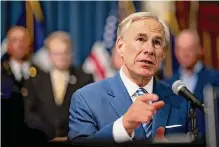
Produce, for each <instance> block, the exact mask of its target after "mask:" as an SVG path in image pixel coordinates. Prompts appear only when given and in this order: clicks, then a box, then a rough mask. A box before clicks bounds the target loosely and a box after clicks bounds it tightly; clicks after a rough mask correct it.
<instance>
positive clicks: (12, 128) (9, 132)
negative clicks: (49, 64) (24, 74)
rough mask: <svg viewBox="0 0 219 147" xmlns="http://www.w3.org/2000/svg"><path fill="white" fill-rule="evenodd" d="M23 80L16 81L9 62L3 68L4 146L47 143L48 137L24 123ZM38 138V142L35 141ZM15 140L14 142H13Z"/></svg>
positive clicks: (24, 90)
mask: <svg viewBox="0 0 219 147" xmlns="http://www.w3.org/2000/svg"><path fill="white" fill-rule="evenodd" d="M25 82H26V80H25V79H24V78H22V79H21V80H20V81H19V80H16V78H15V75H14V74H13V72H12V70H11V67H10V64H9V60H6V61H4V62H3V64H2V68H1V106H2V108H1V110H2V117H1V118H2V142H3V146H4V145H6V146H10V145H13V146H18V145H22V144H29V143H42V142H45V140H46V136H45V134H44V133H43V132H41V131H39V130H37V129H30V128H28V126H27V125H26V124H25V123H24V104H23V100H24V95H25V94H26V89H25V88H24V83H25ZM36 138H37V140H35V139H36ZM12 140H13V141H12Z"/></svg>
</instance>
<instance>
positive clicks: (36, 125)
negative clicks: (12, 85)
mask: <svg viewBox="0 0 219 147" xmlns="http://www.w3.org/2000/svg"><path fill="white" fill-rule="evenodd" d="M25 87H26V88H27V91H28V94H27V96H26V97H25V98H24V120H25V123H27V125H28V127H29V128H30V129H32V132H38V133H40V134H42V135H46V136H47V139H48V140H50V139H52V138H54V128H53V127H52V125H50V124H49V122H47V121H46V120H43V119H42V118H41V116H40V115H39V113H38V112H37V111H36V107H37V105H38V103H37V101H36V97H35V90H36V89H34V86H33V81H32V79H29V80H28V81H27V82H26V83H25Z"/></svg>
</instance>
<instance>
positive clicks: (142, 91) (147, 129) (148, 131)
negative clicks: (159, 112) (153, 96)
mask: <svg viewBox="0 0 219 147" xmlns="http://www.w3.org/2000/svg"><path fill="white" fill-rule="evenodd" d="M145 93H148V92H147V91H146V90H145V89H144V88H139V89H138V90H137V91H136V96H141V95H144V94H145ZM143 128H144V130H145V134H146V137H147V139H148V140H151V138H152V119H151V121H150V122H149V123H148V124H146V123H143Z"/></svg>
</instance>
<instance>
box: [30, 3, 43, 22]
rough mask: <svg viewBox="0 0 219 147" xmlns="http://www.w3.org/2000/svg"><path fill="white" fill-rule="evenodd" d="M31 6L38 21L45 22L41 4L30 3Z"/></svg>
mask: <svg viewBox="0 0 219 147" xmlns="http://www.w3.org/2000/svg"><path fill="white" fill-rule="evenodd" d="M29 3H30V6H31V8H32V12H33V14H34V15H35V18H36V19H37V21H39V22H41V21H43V12H42V9H41V6H40V2H38V1H29Z"/></svg>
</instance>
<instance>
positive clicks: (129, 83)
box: [119, 67, 153, 97]
mask: <svg viewBox="0 0 219 147" xmlns="http://www.w3.org/2000/svg"><path fill="white" fill-rule="evenodd" d="M119 73H120V77H121V79H122V82H123V83H124V85H125V87H126V89H127V91H128V94H129V96H130V97H132V96H133V95H134V94H135V93H136V91H137V90H138V89H139V88H140V87H139V86H138V85H137V84H135V83H134V82H132V81H131V80H130V79H129V78H128V77H127V76H126V75H125V73H124V72H123V67H122V68H121V69H120V71H119ZM143 88H144V89H145V90H147V92H148V93H152V92H153V77H152V78H151V80H150V81H149V83H148V84H147V85H145V86H144V87H143Z"/></svg>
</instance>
